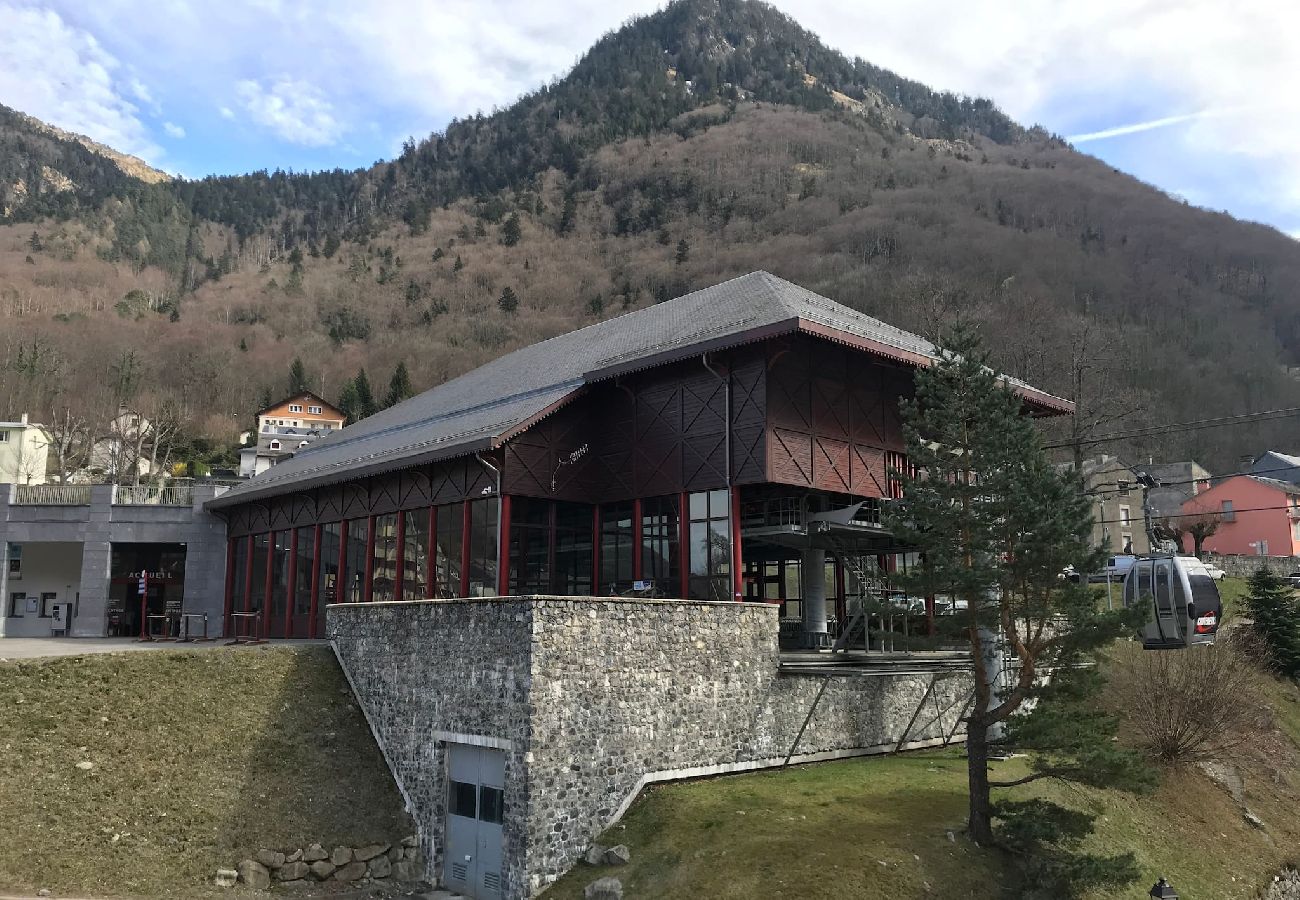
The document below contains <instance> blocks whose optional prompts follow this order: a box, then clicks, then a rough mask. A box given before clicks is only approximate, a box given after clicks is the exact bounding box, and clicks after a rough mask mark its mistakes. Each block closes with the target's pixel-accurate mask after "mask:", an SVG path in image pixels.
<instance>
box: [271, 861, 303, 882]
mask: <svg viewBox="0 0 1300 900" xmlns="http://www.w3.org/2000/svg"><path fill="white" fill-rule="evenodd" d="M310 871H311V868H310V867H309V866H308V865H307V864H306V863H305V862H303V861H302V860H301V859H295V860H294V861H293V862H287V863H285V864H284V865H282V866H281V867H280V868H279V869H278V870H277V871H276V873H275V877H276V878H278V879H280V880H281V881H297V880H299V879H302V878H306V877H307V873H308V872H310Z"/></svg>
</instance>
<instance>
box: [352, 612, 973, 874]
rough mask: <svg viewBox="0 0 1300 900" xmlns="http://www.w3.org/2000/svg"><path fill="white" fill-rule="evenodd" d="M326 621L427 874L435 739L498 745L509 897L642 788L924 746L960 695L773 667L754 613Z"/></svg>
mask: <svg viewBox="0 0 1300 900" xmlns="http://www.w3.org/2000/svg"><path fill="white" fill-rule="evenodd" d="M327 619H328V622H329V632H330V634H331V636H332V637H333V638H334V643H335V650H336V653H337V654H338V656H339V659H340V661H341V662H342V664H343V667H344V669H345V671H347V673H348V676H349V679H350V680H351V681H352V684H353V687H354V690H355V691H356V693H357V698H358V700H359V702H360V703H361V706H362V709H363V710H365V712H366V714H367V716H368V718H369V719H370V722H371V725H372V727H373V728H374V730H375V733H376V737H377V738H378V740H379V743H380V746H381V747H382V748H383V749H384V752H385V753H386V754H387V756H388V759H389V762H390V765H391V766H392V768H393V771H394V774H395V776H396V777H397V779H398V781H399V783H400V784H401V786H402V789H403V791H404V793H405V795H406V797H407V799H408V802H409V803H410V805H411V809H412V813H413V814H414V815H415V818H416V820H417V821H418V822H419V823H420V830H421V840H422V845H423V848H424V851H425V857H426V859H428V860H429V861H430V866H431V869H430V872H429V876H430V878H431V879H432V880H434V881H437V880H438V878H439V876H440V874H441V865H442V857H441V855H440V845H441V844H442V832H443V819H444V817H445V808H444V806H445V804H444V797H445V793H446V787H445V782H444V780H443V771H444V769H445V754H446V744H447V742H449V741H464V742H470V743H480V744H486V745H490V746H496V747H499V748H501V749H503V750H504V751H505V752H506V815H505V822H504V824H503V832H504V841H505V845H506V846H505V859H506V861H507V862H506V870H507V871H506V872H504V873H503V876H504V880H505V883H506V891H505V896H507V897H512V898H519V897H526V896H531V895H533V894H535V893H537V892H538V891H539V890H541V889H542V888H544V887H545V886H546V885H547V884H549V883H550V882H552V881H554V880H555V879H556V878H557V877H559V875H561V874H563V873H564V872H565V871H566V870H567V869H568V868H569V867H571V866H572V865H573V864H574V863H575V862H576V861H577V860H578V859H579V858H580V857H581V855H582V854H583V852H584V851H585V850H586V849H587V847H588V846H589V845H590V844H591V842H592V840H593V838H595V837H596V835H598V834H599V833H600V832H601V831H603V830H604V829H605V828H607V827H609V826H610V825H611V824H613V822H614V821H616V820H617V818H618V817H619V816H620V815H622V813H623V811H624V810H625V809H626V808H627V805H628V804H629V803H630V802H631V800H632V799H633V798H634V797H635V796H636V794H637V793H638V792H639V790H640V789H641V787H642V786H643V785H644V784H645V783H647V782H649V781H657V780H667V779H671V778H681V777H690V776H696V775H707V774H714V773H719V772H728V771H743V770H746V769H757V768H764V767H769V766H776V765H781V764H782V763H783V762H785V760H786V758H787V757H791V758H792V760H793V761H796V762H799V761H806V760H812V759H826V758H834V757H837V756H848V755H855V754H862V753H870V752H880V751H882V750H886V749H893V747H894V746H895V745H896V744H897V743H898V742H899V741H900V739H902V738H903V737H904V736H905V735H904V732H905V731H907V732H908V733H907V735H906V738H907V745H908V746H922V745H926V744H928V743H934V742H938V741H940V740H942V739H943V738H945V737H946V736H948V735H950V734H952V733H953V732H954V730H955V729H956V728H957V722H958V719H959V717H960V715H961V713H962V711H963V707H964V705H965V700H966V697H967V696H968V695H969V692H970V679H969V676H968V675H966V674H964V673H961V674H956V675H954V676H950V677H945V678H939V679H937V680H936V679H935V678H934V676H931V675H928V674H926V675H884V674H871V675H853V674H851V673H836V674H833V675H820V674H813V675H809V674H795V675H792V674H783V673H781V672H780V671H779V666H780V654H779V652H778V648H777V627H778V623H777V609H776V607H774V606H769V605H765V604H744V603H702V602H684V601H676V600H670V601H663V600H640V599H623V598H614V599H610V598H554V597H528V598H493V599H482V600H455V601H428V602H419V603H389V604H369V605H366V604H358V605H351V606H348V605H344V606H331V607H330V608H329V611H328V613H327ZM932 683H933V686H934V689H933V690H932V691H931V690H930V687H931V684H932ZM923 699H925V703H924V708H923V709H922V710H921V711H920V713H919V714H917V710H918V706H921V705H922V700H923ZM810 713H811V716H810ZM914 717H915V722H912V720H913V718H914ZM805 722H806V723H807V724H806V727H805ZM909 723H911V729H910V731H908V726H909ZM801 729H802V734H801ZM796 738H797V739H798V740H797V742H796Z"/></svg>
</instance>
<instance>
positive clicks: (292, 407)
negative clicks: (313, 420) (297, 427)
mask: <svg viewBox="0 0 1300 900" xmlns="http://www.w3.org/2000/svg"><path fill="white" fill-rule="evenodd" d="M289 412H302V407H301V406H299V405H298V404H297V403H290V404H289Z"/></svg>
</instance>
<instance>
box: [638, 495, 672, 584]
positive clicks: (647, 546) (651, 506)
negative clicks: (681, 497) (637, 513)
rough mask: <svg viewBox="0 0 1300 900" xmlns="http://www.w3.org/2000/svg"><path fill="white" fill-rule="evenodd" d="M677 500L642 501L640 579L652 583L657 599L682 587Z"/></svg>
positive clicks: (657, 498)
mask: <svg viewBox="0 0 1300 900" xmlns="http://www.w3.org/2000/svg"><path fill="white" fill-rule="evenodd" d="M678 506H679V504H678V498H677V497H676V496H671V497H651V498H650V499H648V500H642V501H641V578H642V579H644V580H648V581H653V582H654V593H655V594H656V595H658V596H669V597H672V596H675V595H676V594H678V593H679V585H680V584H681V581H680V579H681V566H682V561H681V539H680V537H679V533H680V525H679V519H680V512H679V510H678V508H677V507H678Z"/></svg>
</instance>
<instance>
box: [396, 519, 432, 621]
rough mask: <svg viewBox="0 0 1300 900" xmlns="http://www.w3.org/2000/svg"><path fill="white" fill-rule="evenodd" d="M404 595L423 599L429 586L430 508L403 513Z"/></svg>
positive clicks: (410, 598)
mask: <svg viewBox="0 0 1300 900" xmlns="http://www.w3.org/2000/svg"><path fill="white" fill-rule="evenodd" d="M402 517H403V519H404V522H403V525H402V597H401V599H403V600H423V599H424V598H425V597H428V596H429V594H428V587H429V510H428V509H427V508H425V509H409V510H407V511H406V512H404V513H402Z"/></svg>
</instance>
